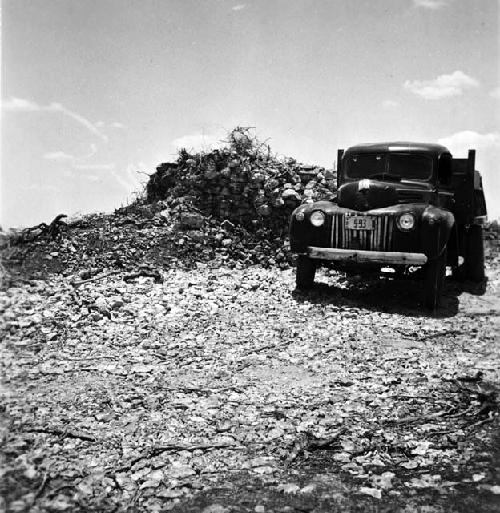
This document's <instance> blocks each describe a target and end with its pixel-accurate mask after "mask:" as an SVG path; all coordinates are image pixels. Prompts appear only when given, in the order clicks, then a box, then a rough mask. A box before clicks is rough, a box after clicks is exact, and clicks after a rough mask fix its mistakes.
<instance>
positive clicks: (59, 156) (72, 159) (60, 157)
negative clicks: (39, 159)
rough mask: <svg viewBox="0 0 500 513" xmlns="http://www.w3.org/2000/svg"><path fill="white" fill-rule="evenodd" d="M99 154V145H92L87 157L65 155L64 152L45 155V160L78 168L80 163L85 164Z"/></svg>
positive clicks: (52, 152)
mask: <svg viewBox="0 0 500 513" xmlns="http://www.w3.org/2000/svg"><path fill="white" fill-rule="evenodd" d="M96 153H97V145H95V144H91V145H90V152H89V153H87V154H86V155H82V156H80V157H77V156H76V155H70V154H69V153H65V152H64V151H49V152H48V153H45V154H44V155H43V158H44V159H46V160H54V161H56V162H69V163H71V164H72V165H73V167H76V165H77V164H78V163H79V162H84V161H85V160H88V159H90V158H92V157H93V156H94V155H95V154H96Z"/></svg>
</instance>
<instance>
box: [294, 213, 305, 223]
mask: <svg viewBox="0 0 500 513" xmlns="http://www.w3.org/2000/svg"><path fill="white" fill-rule="evenodd" d="M295 219H297V221H303V220H304V212H297V213H296V214H295Z"/></svg>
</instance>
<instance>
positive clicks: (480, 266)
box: [464, 224, 485, 282]
mask: <svg viewBox="0 0 500 513" xmlns="http://www.w3.org/2000/svg"><path fill="white" fill-rule="evenodd" d="M464 263H465V274H466V278H467V279H469V280H472V281H475V282H481V281H483V280H484V278H485V272H484V237H483V227H482V226H480V225H477V224H473V225H471V226H469V230H468V231H467V234H466V236H465V262H464Z"/></svg>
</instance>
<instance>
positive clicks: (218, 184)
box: [146, 127, 336, 236]
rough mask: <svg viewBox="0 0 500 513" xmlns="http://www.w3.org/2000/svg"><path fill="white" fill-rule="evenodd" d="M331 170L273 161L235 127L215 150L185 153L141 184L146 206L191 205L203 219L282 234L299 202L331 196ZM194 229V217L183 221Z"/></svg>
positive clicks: (333, 181)
mask: <svg viewBox="0 0 500 513" xmlns="http://www.w3.org/2000/svg"><path fill="white" fill-rule="evenodd" d="M335 186H336V176H335V173H334V172H333V171H332V170H329V169H325V168H323V167H317V166H312V165H304V164H300V163H298V162H297V161H296V160H294V159H292V158H278V157H277V156H275V155H272V154H271V150H270V147H269V146H268V145H267V144H266V143H262V142H260V141H259V140H258V139H257V138H256V137H254V136H252V135H251V131H250V129H249V128H241V127H237V128H235V129H234V130H233V131H232V132H230V134H229V136H228V141H227V142H226V144H225V145H223V146H222V147H221V148H219V149H215V150H212V151H210V152H200V153H196V154H190V153H189V152H188V151H187V150H184V149H183V150H181V151H180V152H179V157H178V159H177V161H176V162H169V163H163V164H160V165H159V166H158V167H157V168H156V172H155V173H154V174H152V175H151V176H150V179H149V182H148V183H147V186H146V197H147V200H148V201H149V202H154V201H158V200H162V201H165V202H166V204H167V205H168V206H172V205H173V206H175V205H178V204H179V203H184V204H186V205H192V206H194V207H196V208H198V209H200V211H201V212H202V213H203V214H205V215H210V216H213V217H214V218H216V219H220V220H228V221H230V222H232V223H234V224H237V225H240V226H243V227H244V228H246V229H247V230H252V231H256V230H259V229H264V230H270V232H271V233H272V234H273V235H275V236H281V235H283V234H284V233H286V231H287V227H288V220H289V218H290V214H291V212H292V211H293V209H295V208H296V207H297V206H298V205H300V204H301V203H311V202H313V201H317V200H320V199H326V200H331V199H333V198H334V197H335V192H334V191H335ZM185 223H186V224H190V223H192V224H193V225H194V227H196V224H197V223H199V221H197V220H196V218H195V217H193V218H192V219H190V218H189V217H186V218H185Z"/></svg>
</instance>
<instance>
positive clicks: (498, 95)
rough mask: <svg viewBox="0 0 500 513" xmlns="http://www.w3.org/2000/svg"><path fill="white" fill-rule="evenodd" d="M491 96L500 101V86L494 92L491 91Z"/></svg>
mask: <svg viewBox="0 0 500 513" xmlns="http://www.w3.org/2000/svg"><path fill="white" fill-rule="evenodd" d="M490 96H491V97H492V98H497V99H500V86H498V87H495V89H493V90H492V91H490Z"/></svg>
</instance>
